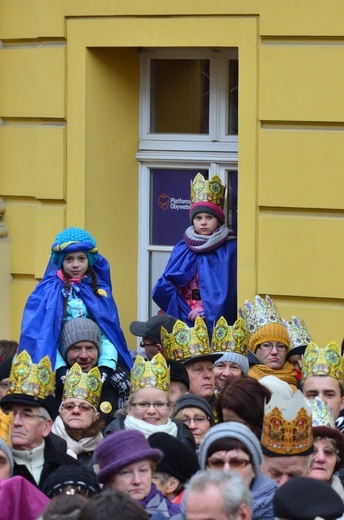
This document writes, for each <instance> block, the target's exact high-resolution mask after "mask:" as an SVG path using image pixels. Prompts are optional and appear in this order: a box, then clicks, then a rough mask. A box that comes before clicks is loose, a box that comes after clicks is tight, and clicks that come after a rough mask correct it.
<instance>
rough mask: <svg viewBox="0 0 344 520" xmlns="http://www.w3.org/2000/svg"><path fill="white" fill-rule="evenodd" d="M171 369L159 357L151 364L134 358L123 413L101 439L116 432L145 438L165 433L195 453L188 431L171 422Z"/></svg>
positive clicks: (139, 358)
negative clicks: (128, 391)
mask: <svg viewBox="0 0 344 520" xmlns="http://www.w3.org/2000/svg"><path fill="white" fill-rule="evenodd" d="M169 388H170V369H169V368H168V366H167V363H166V360H165V358H164V357H163V356H162V355H161V354H160V353H159V354H157V355H156V356H154V357H153V358H152V360H151V361H147V360H145V359H144V358H143V357H142V356H137V357H136V358H135V363H134V366H133V369H132V371H131V375H130V394H129V399H128V402H127V404H126V407H125V410H119V411H118V412H117V413H116V414H115V418H114V419H113V420H112V421H111V422H110V424H108V426H107V427H106V428H105V432H104V435H105V436H106V435H109V434H111V433H113V432H115V431H118V430H139V431H140V432H142V433H143V434H144V436H145V437H146V438H147V437H149V436H150V435H152V434H153V433H157V432H164V433H168V434H169V435H172V436H173V437H177V438H178V439H180V440H181V441H183V442H185V443H186V444H188V445H189V446H191V447H192V448H193V449H195V441H194V438H193V435H192V433H191V431H190V430H189V428H187V426H186V425H185V424H183V423H182V422H181V421H177V420H175V419H171V413H172V401H171V397H170V394H169Z"/></svg>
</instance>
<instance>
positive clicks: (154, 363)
mask: <svg viewBox="0 0 344 520" xmlns="http://www.w3.org/2000/svg"><path fill="white" fill-rule="evenodd" d="M142 388H158V389H159V390H163V391H164V392H169V390H170V369H169V368H168V366H167V363H166V359H165V358H164V356H163V355H162V354H160V352H159V354H156V355H155V356H154V357H153V358H152V360H151V361H146V360H145V359H144V358H143V357H142V356H137V357H136V358H135V362H134V366H133V368H132V370H131V373H130V393H131V394H133V393H134V392H136V391H137V390H141V389H142Z"/></svg>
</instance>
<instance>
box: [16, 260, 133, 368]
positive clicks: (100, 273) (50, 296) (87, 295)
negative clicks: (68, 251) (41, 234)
mask: <svg viewBox="0 0 344 520" xmlns="http://www.w3.org/2000/svg"><path fill="white" fill-rule="evenodd" d="M93 269H94V271H95V272H96V274H97V280H98V287H99V289H103V290H104V291H106V293H107V297H105V296H100V298H97V297H96V296H95V294H94V292H93V288H92V282H91V278H90V276H86V277H85V278H84V279H83V280H82V281H81V282H80V283H78V284H77V287H78V289H79V290H80V292H79V294H80V298H81V299H82V300H83V302H84V304H85V306H86V308H87V311H88V314H89V317H90V318H91V319H93V320H94V321H95V322H96V323H97V325H98V326H99V327H100V329H101V330H102V332H104V333H105V334H106V336H107V337H108V338H109V340H110V341H111V343H113V345H114V346H115V347H116V349H117V351H118V356H119V358H121V359H122V361H123V362H124V364H125V366H126V367H127V368H128V369H129V370H130V369H131V367H132V365H133V359H132V357H131V355H130V352H129V350H128V347H127V344H126V341H125V337H124V334H123V331H122V329H121V326H120V323H119V317H118V311H117V306H116V303H115V300H114V298H113V296H112V285H111V278H110V267H109V263H108V261H107V260H106V259H105V258H104V257H102V256H101V255H99V254H98V259H97V261H96V263H95V264H94V266H93ZM57 270H58V269H57V267H56V265H54V264H52V263H50V264H49V265H48V268H47V270H46V273H45V275H44V277H43V279H42V280H41V282H39V284H38V285H37V287H36V288H35V290H34V291H33V292H32V293H31V295H30V296H29V298H28V300H27V303H26V305H25V308H24V312H23V319H22V327H21V336H20V339H19V349H18V350H19V352H20V351H22V350H27V351H28V353H29V354H30V356H31V358H32V360H33V362H34V363H39V361H40V360H41V359H42V358H43V357H44V356H46V355H47V356H49V358H50V360H51V363H52V366H53V367H54V366H55V362H56V349H57V346H58V343H59V337H60V333H61V328H62V325H63V323H64V296H63V293H62V290H63V288H64V283H63V282H62V280H60V278H59V277H58V276H57Z"/></svg>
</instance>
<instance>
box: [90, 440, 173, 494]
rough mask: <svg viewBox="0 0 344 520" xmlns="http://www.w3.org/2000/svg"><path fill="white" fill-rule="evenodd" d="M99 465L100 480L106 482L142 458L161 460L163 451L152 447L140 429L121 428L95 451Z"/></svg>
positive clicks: (154, 460)
mask: <svg viewBox="0 0 344 520" xmlns="http://www.w3.org/2000/svg"><path fill="white" fill-rule="evenodd" d="M94 454H95V460H96V463H97V465H98V467H99V471H98V473H97V477H98V481H99V482H101V483H102V484H105V483H106V482H107V481H108V480H109V479H110V478H111V477H112V476H113V475H115V474H116V473H117V472H118V471H119V470H120V469H122V468H124V467H125V466H129V465H130V464H133V463H134V462H139V461H141V460H146V459H148V460H152V461H153V462H156V463H157V462H160V460H161V459H162V457H163V453H162V452H161V451H160V450H157V449H154V448H151V447H150V445H149V443H148V441H147V439H146V438H145V436H144V435H143V433H141V432H140V431H138V430H120V431H117V432H115V433H112V434H111V435H108V436H107V437H106V438H105V439H104V440H103V441H101V442H100V443H99V444H98V446H96V449H95V451H94Z"/></svg>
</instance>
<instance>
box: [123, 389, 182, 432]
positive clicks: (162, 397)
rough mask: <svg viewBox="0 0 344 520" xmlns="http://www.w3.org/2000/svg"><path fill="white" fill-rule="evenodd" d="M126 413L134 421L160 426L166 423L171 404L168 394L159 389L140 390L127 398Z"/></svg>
mask: <svg viewBox="0 0 344 520" xmlns="http://www.w3.org/2000/svg"><path fill="white" fill-rule="evenodd" d="M127 412H128V415H129V416H132V417H135V419H140V420H141V421H145V422H147V423H149V424H153V425H155V426H160V425H162V424H166V423H167V421H168V419H169V417H170V415H171V412H172V403H171V400H170V397H169V394H168V393H167V392H164V391H163V390H160V388H142V389H140V390H137V391H136V392H135V393H133V394H132V395H131V396H130V397H129V403H128V406H127Z"/></svg>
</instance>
